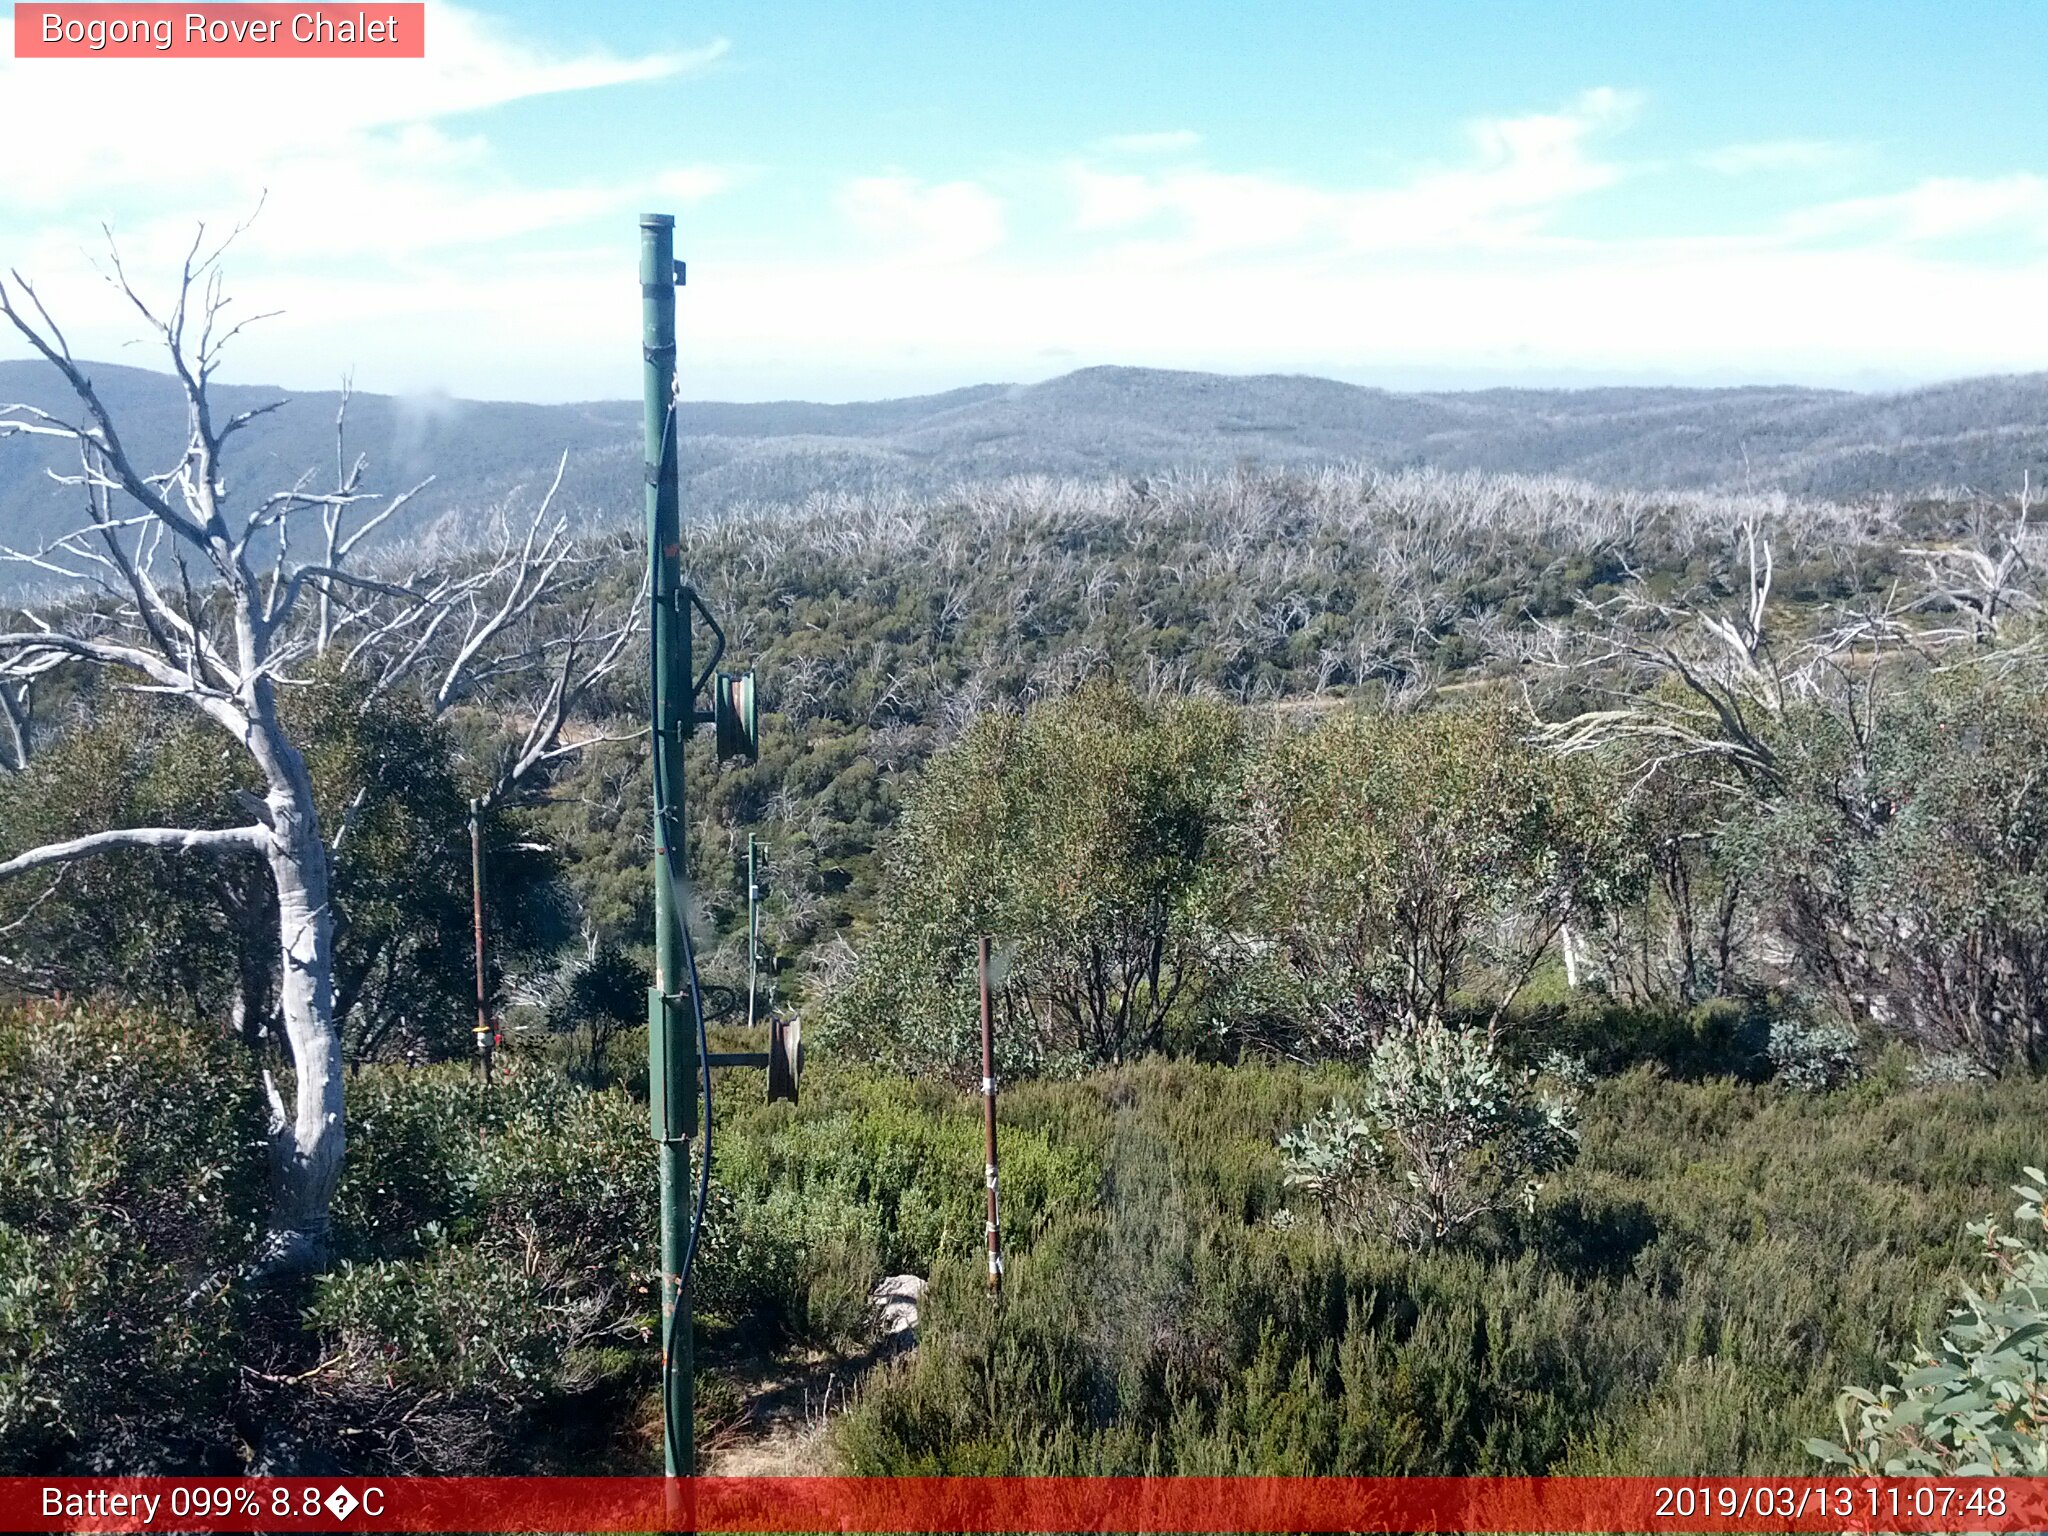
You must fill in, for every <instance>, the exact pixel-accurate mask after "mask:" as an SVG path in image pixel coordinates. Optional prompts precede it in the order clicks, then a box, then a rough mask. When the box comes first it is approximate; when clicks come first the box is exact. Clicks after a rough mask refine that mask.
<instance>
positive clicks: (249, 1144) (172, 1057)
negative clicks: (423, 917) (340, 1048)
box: [0, 1004, 265, 1473]
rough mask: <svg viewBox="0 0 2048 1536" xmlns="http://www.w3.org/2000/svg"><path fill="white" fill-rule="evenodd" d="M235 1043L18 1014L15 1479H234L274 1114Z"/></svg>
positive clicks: (114, 1014)
mask: <svg viewBox="0 0 2048 1536" xmlns="http://www.w3.org/2000/svg"><path fill="white" fill-rule="evenodd" d="M249 1082H250V1079H249V1074H248V1072H247V1069H246V1064H245V1062H244V1061H243V1060H242V1059H241V1052H240V1048H239V1047H238V1046H236V1045H234V1044H233V1043H232V1042H230V1041H228V1040H226V1039H225V1038H223V1037H222V1036H221V1035H220V1034H219V1033H218V1032H217V1031H208V1030H203V1029H197V1028H192V1027H188V1026H181V1025H179V1024H177V1023H175V1022H172V1021H169V1020H167V1019H164V1018H162V1017H160V1016H156V1015H150V1014H138V1013H123V1012H118V1011H115V1010H113V1009H109V1008H104V1007H97V1006H94V1007H66V1006H60V1005H53V1004H26V1005H0V1466H4V1467H6V1468H7V1469H8V1470H9V1471H13V1472H24V1473H25V1472H30V1471H37V1470H47V1471H100V1472H106V1471H115V1470H118V1471H122V1472H131V1473H132V1472H142V1471H162V1472H167V1473H168V1472H178V1471H199V1470H204V1471H220V1470H223V1469H226V1468H230V1467H232V1466H233V1465H234V1463H233V1460H232V1456H231V1453H230V1452H228V1451H227V1449H226V1447H227V1446H229V1445H231V1444H232V1443H233V1436H232V1432H231V1426H230V1420H231V1419H232V1416H233V1410H234V1407H235V1400H236V1394H237V1391H238V1388H239V1386H240V1381H239V1377H238V1369H237V1368H238V1365H239V1364H240V1362H241V1360H242V1357H243V1350H242V1342H243V1340H242V1330H243V1328H244V1326H245V1324H246V1321H247V1318H246V1307H245V1298H244V1295H243V1292H242V1286H241V1283H240V1282H241V1281H242V1279H243V1270H244V1266H245V1265H246V1263H247V1262H248V1258H249V1254H250V1251H251V1246H252V1244H253V1242H254V1237H255V1230H256V1222H257V1217H258V1212H259V1210H260V1202H261V1199H262V1194H263V1188H264V1176H265V1160H264V1155H263V1119H262V1106H261V1105H260V1103H259V1102H258V1101H257V1099H256V1095H255V1094H254V1093H253V1092H251V1091H250V1088H249Z"/></svg>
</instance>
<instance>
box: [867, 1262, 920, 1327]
mask: <svg viewBox="0 0 2048 1536" xmlns="http://www.w3.org/2000/svg"><path fill="white" fill-rule="evenodd" d="M923 1299H924V1281H923V1280H922V1279H921V1278H919V1277H918V1276H916V1275H890V1276H888V1277H887V1278H886V1279H884V1280H882V1281H880V1282H878V1283H877V1284H876V1286H875V1288H874V1289H873V1290H872V1291H870V1292H868V1306H869V1308H870V1309H871V1310H872V1311H873V1312H874V1314H875V1316H876V1317H877V1318H878V1319H879V1320H880V1322H881V1325H882V1332H883V1333H884V1334H898V1333H908V1332H910V1331H911V1330H912V1329H914V1328H915V1327H916V1326H917V1308H918V1303H919V1302H921V1301H922V1300H923Z"/></svg>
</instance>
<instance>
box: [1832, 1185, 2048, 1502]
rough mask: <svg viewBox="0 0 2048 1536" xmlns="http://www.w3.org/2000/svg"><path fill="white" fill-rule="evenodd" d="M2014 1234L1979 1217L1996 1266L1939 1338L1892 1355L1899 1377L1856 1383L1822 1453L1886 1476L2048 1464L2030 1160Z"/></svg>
mask: <svg viewBox="0 0 2048 1536" xmlns="http://www.w3.org/2000/svg"><path fill="white" fill-rule="evenodd" d="M2026 1175H2027V1178H2028V1180H2029V1181H2030V1182H2028V1183H2026V1184H2016V1185H2014V1186H2013V1192H2014V1193H2015V1194H2017V1195H2018V1196H2019V1197H2020V1205H2019V1207H2018V1209H2017V1210H2015V1211H2014V1213H2013V1224H2014V1229H2015V1230H2013V1231H2012V1232H2004V1231H2000V1230H1999V1228H1998V1227H1997V1226H1996V1225H1995V1223H1994V1222H1992V1221H1991V1220H1988V1219H1987V1220H1984V1221H1980V1222H1975V1223H1972V1225H1971V1227H1970V1232H1971V1235H1972V1236H1974V1237H1976V1238H1978V1239H1980V1240H1981V1241H1982V1243H1983V1245H1984V1256H1985V1260H1986V1267H1987V1270H1988V1273H1987V1274H1986V1276H1985V1278H1984V1282H1983V1286H1982V1288H1981V1289H1978V1288H1975V1287H1966V1288H1965V1289H1964V1291H1963V1297H1962V1305H1961V1306H1959V1307H1957V1308H1956V1309H1955V1310H1954V1311H1953V1312H1951V1313H1950V1314H1949V1316H1948V1322H1947V1324H1946V1326H1945V1327H1944V1328H1943V1329H1942V1331H1941V1337H1940V1340H1939V1342H1937V1343H1936V1344H1935V1346H1934V1347H1933V1348H1932V1349H1926V1348H1922V1349H1919V1350H1916V1351H1915V1352H1914V1355H1913V1358H1912V1359H1911V1360H1910V1361H1897V1362H1894V1365H1893V1369H1894V1370H1895V1371H1896V1372H1897V1373H1898V1375H1899V1381H1898V1383H1897V1384H1896V1385H1893V1386H1884V1387H1880V1388H1878V1390H1877V1391H1875V1392H1871V1391H1868V1390H1866V1389H1865V1388H1862V1387H1850V1388H1849V1389H1847V1390H1846V1391H1845V1392H1843V1394H1842V1396H1841V1399H1840V1401H1839V1403H1838V1405H1837V1409H1836V1413H1837V1417H1838V1419H1839V1420H1840V1423H1841V1430H1842V1438H1841V1440H1840V1441H1839V1442H1836V1441H1830V1440H1809V1441H1808V1442H1807V1449H1808V1450H1809V1451H1811V1452H1812V1453H1813V1454H1814V1455H1815V1456H1817V1457H1819V1458H1820V1459H1821V1460H1822V1461H1826V1462H1830V1463H1833V1464H1835V1465H1838V1466H1849V1467H1854V1468H1855V1469H1856V1470H1857V1471H1859V1472H1863V1473H1868V1474H1877V1473H1882V1474H1884V1475H1885V1476H1888V1477H2039V1476H2041V1475H2043V1474H2044V1473H2048V1210H2044V1205H2048V1190H2044V1189H2043V1188H2042V1186H2043V1185H2048V1173H2043V1172H2042V1171H2041V1170H2040V1169H2038V1168H2029V1169H2027V1170H2026Z"/></svg>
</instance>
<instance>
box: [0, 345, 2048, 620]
mask: <svg viewBox="0 0 2048 1536" xmlns="http://www.w3.org/2000/svg"><path fill="white" fill-rule="evenodd" d="M89 371H90V373H91V376H92V378H93V379H94V381H95V383H96V384H97V386H98V387H99V389H100V391H101V392H102V395H103V396H104V398H105V400H106V402H107V405H108V407H109V408H110V409H111V410H112V411H113V412H114V413H115V416H116V419H117V421H118V422H120V423H121V424H122V428H123V433H124V436H125V437H126V438H127V440H128V441H129V443H130V444H131V446H132V447H134V448H135V449H137V450H138V452H139V454H140V456H141V457H142V458H144V459H145V460H146V461H147V462H148V463H149V464H151V465H162V464H165V463H167V462H168V461H169V459H170V457H171V456H173V455H175V454H176V453H177V451H178V449H179V446H180V444H181V442H182V437H183V422H184V408H183V404H182V400H181V397H180V396H179V395H178V393H177V390H176V388H175V386H174V384H173V382H172V381H171V380H170V379H169V378H168V377H167V376H164V375H161V374H155V373H150V372H146V371H144V370H141V369H136V368H128V367H122V366H118V365H114V364H106V363H99V364H93V365H91V367H90V369H89ZM54 382H55V380H54V376H53V375H52V374H51V372H50V371H49V370H48V369H47V368H45V367H43V366H42V365H40V364H37V363H31V362H0V401H27V402H29V403H32V404H36V405H41V406H43V407H45V408H47V409H53V410H59V411H68V410H69V409H70V408H71V407H70V402H69V401H68V400H66V399H65V398H64V397H63V396H62V395H61V394H60V392H59V391H58V389H56V388H54V387H53V384H54ZM280 393H281V392H280V391H276V390H270V389H261V388H253V387H248V386H220V387H218V388H217V389H216V397H217V401H218V405H219V408H220V410H221V411H222V412H223V413H225V412H228V411H234V410H240V409H245V408H247V407H249V406H251V405H254V404H258V403H261V402H263V401H266V400H270V399H275V398H277V397H278V396H279V394H280ZM339 398H340V397H339V396H338V395H337V394H335V393H333V392H316V393H310V394H300V395H296V396H294V397H292V399H291V403H290V404H289V405H288V406H286V407H285V408H284V409H283V410H281V411H279V412H278V413H276V414H275V415H273V416H269V417H266V418H264V419H263V420H262V421H260V422H258V423H256V424H255V425H254V426H252V427H251V428H250V429H249V430H248V431H247V433H246V434H244V436H243V438H242V439H241V440H240V441H239V442H238V444H237V448H238V452H236V454H235V455H234V457H233V458H232V459H231V461H230V463H231V469H232V470H233V474H234V480H233V483H232V484H231V486H230V490H231V492H233V491H237V490H240V491H243V492H246V493H248V494H252V495H253V494H256V493H259V492H267V491H269V490H272V489H275V488H279V487H282V486H285V485H288V484H290V483H291V482H292V481H294V480H296V479H297V478H298V476H299V475H300V474H302V473H304V472H306V471H308V470H312V471H314V479H315V483H331V481H332V476H333V473H334V462H335V444H334V420H335V412H336V408H337V406H338V404H339ZM683 432H684V437H683V463H684V467H685V475H686V486H685V496H686V506H687V507H688V508H689V509H690V510H692V511H697V512H703V511H707V510H715V509H717V508H720V507H725V506H730V505H733V504H735V503H739V502H749V501H754V502H777V501H792V500H798V499H801V498H803V497H804V496H807V495H809V494H811V493H813V492H817V491H831V490H845V491H855V492H887V491H895V490H903V491H931V490H940V489H943V488H945V487H946V486H948V485H952V484H955V483H958V482H960V481H963V480H978V479H986V478H993V477H1000V476H1005V475H1013V474H1026V473H1046V474H1077V475H1090V476H1095V475H1104V474H1145V473H1157V472H1160V471H1164V470H1171V469H1228V468H1230V467H1231V466H1233V465H1236V464H1239V463H1246V462H1249V463H1254V464H1259V465H1265V466H1302V465H1309V464H1314V463H1323V462H1329V461H1332V460H1339V461H1358V460H1362V461H1365V462H1368V463H1373V464H1379V465H1383V466H1387V467H1391V468H1400V467H1412V466H1417V465H1436V466H1440V467H1443V468H1448V469H1482V470H1493V471H1508V472H1518V473H1533V474H1562V475H1571V476H1576V477H1580V478H1583V479H1586V480H1590V481H1593V482H1596V483H1600V484H1606V485H1613V486H1626V487H1632V488H1637V489H1660V488H1741V487H1743V486H1749V487H1753V488H1755V489H1760V490H1761V489H1773V488H1776V489H1783V490H1787V491H1791V492H1796V493H1800V494H1804V495H1811V496H1820V497H1829V498H1853V497H1858V496H1865V495H1872V494H1881V493H1899V494H1912V493H1916V492H1922V491H1928V490H1933V489H1937V488H1955V487H1959V486H1970V487H1976V488H1979V489H1985V490H1995V491H2010V490H2012V489H2015V488H2016V487H2017V486H2018V484H2019V482H2020V477H2021V474H2022V473H2023V472H2024V471H2026V470H2028V469H2030V468H2034V469H2039V468H2043V467H2048V374H2027V375H2022V376H2014V377H1999V378H1984V379H1971V380H1965V381H1962V382H1958V383H1952V384H1941V385H1935V386H1932V387H1929V388H1924V389H1916V390H1911V391H1907V392H1904V393H1899V394H1886V395H1868V394H1854V393H1849V392H1846V391H1835V390H1814V389H1791V388H1774V387H1756V388H1744V389H1575V390H1524V389H1493V390H1483V391H1476V392H1471V393H1443V394H1395V393H1390V392H1388V391H1386V390H1379V389H1365V388H1360V387H1358V386H1356V385H1351V384H1339V383H1335V382H1333V381H1331V380H1328V379H1317V378H1306V377H1299V376H1292V375H1278V374H1269V375H1257V376H1250V377H1238V376H1228V375H1221V374H1208V373H1176V372H1167V371H1163V370H1157V369H1147V368H1087V369H1083V370H1081V371H1080V372H1078V373H1070V374H1066V375H1063V376H1062V377H1060V378H1056V379H1050V380H1048V381H1046V382H1045V383H1042V384H1031V385H1004V384H984V385H977V386H975V387H972V388H968V389H958V390H953V391H950V392H949V393H946V394H939V395H924V396H918V397H915V398H911V399H903V400H880V401H869V402H862V403H858V404H852V405H817V404H810V403H805V402H801V401H776V402H770V403H762V404H720V403H692V404H689V405H687V406H686V407H685V408H684V411H683ZM565 451H566V452H567V453H568V454H569V464H570V467H569V472H568V475H567V476H566V478H565V481H564V498H563V504H564V505H565V506H566V507H568V508H570V509H572V510H573V511H574V512H575V513H576V514H577V516H579V517H580V518H582V519H585V520H588V521H591V522H612V521H616V520H622V519H627V518H632V517H635V516H637V515H638V512H639V508H640V505H641V493H640V489H639V487H640V471H639V454H640V404H639V402H638V401H631V400H613V401H598V402H595V403H590V404H580V405H520V404H511V403H502V402H487V401H468V400H462V401H455V400H445V399H444V400H426V401H421V400H408V399H403V398H398V397H393V396H388V395H365V394H359V395H357V396H356V397H355V398H354V400H353V402H352V403H351V405H350V408H349V452H350V454H351V455H353V454H354V453H356V452H363V453H367V454H368V455H369V459H370V464H371V482H372V483H373V484H374V486H375V487H376V488H378V489H382V490H395V489H399V488H401V487H403V486H406V485H409V484H411V483H413V482H414V481H416V480H419V479H422V478H424V477H425V476H427V475H429V474H431V475H433V476H435V477H436V480H435V484H434V486H433V487H432V488H431V489H430V490H429V491H428V492H427V493H425V494H424V495H423V496H422V497H421V498H420V501H419V504H418V509H419V516H420V518H422V519H424V520H425V521H426V522H427V524H429V525H438V527H439V529H440V531H442V532H444V533H446V534H449V535H453V536H456V537H460V536H462V534H463V533H464V532H465V531H466V530H467V529H468V528H469V527H471V526H473V524H474V523H475V521H476V520H477V519H479V518H480V517H481V516H482V515H484V513H485V511H486V510H487V509H488V508H489V507H490V506H491V505H493V504H494V503H495V502H497V501H499V500H501V499H503V498H505V497H507V496H508V495H510V494H512V493H513V492H514V490H515V489H517V488H519V487H522V486H524V487H526V488H527V494H528V495H536V494H538V492H539V490H540V489H542V488H544V487H545V485H546V483H547V480H548V478H549V477H550V476H551V475H552V473H553V469H554V464H555V461H556V459H557V457H558V456H559V455H561V454H562V453H563V452H565ZM65 467H69V466H68V465H67V463H66V461H65V459H64V457H63V456H62V454H61V453H60V452H57V451H56V450H55V449H54V448H53V447H52V446H51V445H49V444H47V443H45V442H44V441H42V440H39V439H21V438H16V439H12V440H5V441H0V542H4V543H8V544H13V545H16V546H20V545H23V544H30V545H32V544H34V543H35V542H36V541H38V540H40V539H43V538H47V537H49V536H51V535H52V534H54V533H55V532H57V531H59V530H60V529H63V528H66V527H68V526H70V525H71V524H72V522H73V521H74V520H75V512H74V510H73V509H74V507H75V505H76V501H75V498H76V496H77V492H76V491H68V492H67V491H64V490H62V489H61V488H59V487H56V486H54V485H53V484H52V483H51V481H50V480H49V478H48V476H47V474H46V473H45V471H46V470H48V469H51V468H59V469H61V468H65ZM414 526H415V528H417V527H418V526H419V524H417V523H416V524H415V525H414ZM18 584H19V581H18V579H16V580H10V579H9V576H8V573H7V572H6V571H5V570H4V569H0V585H18Z"/></svg>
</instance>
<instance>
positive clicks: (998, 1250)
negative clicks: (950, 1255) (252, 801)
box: [981, 934, 1003, 1296]
mask: <svg viewBox="0 0 2048 1536" xmlns="http://www.w3.org/2000/svg"><path fill="white" fill-rule="evenodd" d="M981 1105H982V1112H981V1113H982V1126H983V1129H984V1131H985V1133H986V1138H987V1142H988V1168H987V1177H988V1288H989V1294H991V1295H994V1296H1000V1295H1001V1294H1002V1292H1003V1236H1002V1229H1001V1228H1000V1227H999V1226H998V1225H997V1219H996V1031H995V1020H994V1016H993V1015H992V1013H991V1012H990V1009H989V995H988V935H987V934H983V935H982V936H981Z"/></svg>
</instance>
